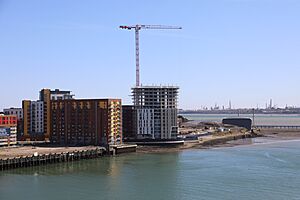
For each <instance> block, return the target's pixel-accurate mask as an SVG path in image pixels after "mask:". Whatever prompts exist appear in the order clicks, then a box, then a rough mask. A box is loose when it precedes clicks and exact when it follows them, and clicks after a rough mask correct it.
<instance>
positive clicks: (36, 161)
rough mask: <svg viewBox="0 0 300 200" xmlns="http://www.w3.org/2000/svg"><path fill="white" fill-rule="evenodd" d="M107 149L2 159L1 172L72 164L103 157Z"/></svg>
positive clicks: (0, 160)
mask: <svg viewBox="0 0 300 200" xmlns="http://www.w3.org/2000/svg"><path fill="white" fill-rule="evenodd" d="M105 152H106V149H105V148H95V149H90V150H81V151H70V152H62V153H50V154H40V155H39V154H37V153H35V154H33V155H31V156H21V157H14V158H5V159H0V170H8V169H14V168H21V167H31V166H38V165H46V164H50V163H60V162H72V161H75V160H82V159H92V158H98V157H101V156H103V154H104V153H105Z"/></svg>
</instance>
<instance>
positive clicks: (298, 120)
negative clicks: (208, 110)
mask: <svg viewBox="0 0 300 200" xmlns="http://www.w3.org/2000/svg"><path fill="white" fill-rule="evenodd" d="M183 116H184V117H187V118H188V119H190V120H195V122H200V121H202V122H222V119H223V118H226V117H238V115H234V114H183ZM240 117H249V118H251V119H252V115H240ZM254 123H255V125H300V115H299V114H290V115H285V114H256V115H255V118H254Z"/></svg>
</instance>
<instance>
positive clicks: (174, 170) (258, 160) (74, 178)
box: [0, 140, 300, 200]
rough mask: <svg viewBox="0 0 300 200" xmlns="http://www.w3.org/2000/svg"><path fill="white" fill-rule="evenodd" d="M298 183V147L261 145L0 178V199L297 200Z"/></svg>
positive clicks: (87, 163) (82, 163) (81, 164)
mask: <svg viewBox="0 0 300 200" xmlns="http://www.w3.org/2000/svg"><path fill="white" fill-rule="evenodd" d="M245 141H246V142H249V143H251V141H248V140H245ZM299 183H300V141H299V140H293V141H278V140H277V141H275V140H274V141H267V140H264V141H263V140H262V141H255V145H242V146H234V147H226V148H225V147H221V148H215V149H206V150H186V151H183V152H180V153H157V154H128V155H122V156H118V157H104V158H100V159H95V160H84V161H79V162H73V163H62V164H54V165H48V166H40V167H35V168H27V169H18V170H11V171H5V172H0V199H1V200H2V199H5V200H10V199H21V198H22V199H31V200H39V199H46V200H48V199H49V200H50V199H51V200H53V199H55V200H56V199H59V200H60V199H64V200H65V199H70V200H79V199H84V200H92V199H145V200H148V199H149V200H152V199H163V200H181V199H205V200H212V199H224V200H231V199H246V200H247V199H249V200H250V199H272V200H274V199H275V200H276V199H278V200H279V199H280V200H281V199H299V197H300V186H299Z"/></svg>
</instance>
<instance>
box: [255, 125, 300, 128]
mask: <svg viewBox="0 0 300 200" xmlns="http://www.w3.org/2000/svg"><path fill="white" fill-rule="evenodd" d="M254 128H260V129H300V126H293V125H257V126H254Z"/></svg>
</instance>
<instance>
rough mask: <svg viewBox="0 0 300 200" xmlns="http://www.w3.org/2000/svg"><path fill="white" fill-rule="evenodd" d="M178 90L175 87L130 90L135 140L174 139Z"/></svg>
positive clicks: (138, 87) (146, 87)
mask: <svg viewBox="0 0 300 200" xmlns="http://www.w3.org/2000/svg"><path fill="white" fill-rule="evenodd" d="M178 90H179V88H178V87H176V86H137V87H134V88H132V96H133V104H134V108H135V112H136V136H137V137H136V138H137V139H146V138H149V139H150V138H151V139H176V137H177V133H178V126H177V112H178V111H177V98H178Z"/></svg>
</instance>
